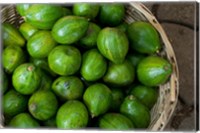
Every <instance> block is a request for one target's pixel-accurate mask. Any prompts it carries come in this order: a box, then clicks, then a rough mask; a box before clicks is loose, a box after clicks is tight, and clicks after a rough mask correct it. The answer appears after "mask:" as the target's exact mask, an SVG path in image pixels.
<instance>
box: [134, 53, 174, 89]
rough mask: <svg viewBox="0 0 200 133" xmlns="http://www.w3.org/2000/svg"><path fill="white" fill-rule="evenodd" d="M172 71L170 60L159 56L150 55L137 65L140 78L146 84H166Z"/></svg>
mask: <svg viewBox="0 0 200 133" xmlns="http://www.w3.org/2000/svg"><path fill="white" fill-rule="evenodd" d="M171 73H172V65H171V64H170V62H169V61H168V60H166V59H164V58H162V57H159V56H148V57H146V58H144V59H143V60H141V61H140V63H139V64H138V67H137V77H138V80H139V81H140V82H141V83H142V84H144V85H146V86H159V85H160V84H164V83H165V82H166V81H167V80H168V79H169V76H170V75H171Z"/></svg>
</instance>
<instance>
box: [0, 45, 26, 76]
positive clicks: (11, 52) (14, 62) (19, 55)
mask: <svg viewBox="0 0 200 133" xmlns="http://www.w3.org/2000/svg"><path fill="white" fill-rule="evenodd" d="M2 56H3V58H2V61H3V67H4V69H5V71H6V72H7V73H12V72H13V71H14V70H15V69H16V68H17V67H18V66H19V65H21V64H22V63H24V62H25V61H26V55H25V53H24V52H23V50H22V49H21V48H20V47H19V46H14V45H10V46H7V47H6V48H5V49H4V50H3V54H2Z"/></svg>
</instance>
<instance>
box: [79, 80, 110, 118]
mask: <svg viewBox="0 0 200 133" xmlns="http://www.w3.org/2000/svg"><path fill="white" fill-rule="evenodd" d="M83 100H84V103H85V104H86V106H87V108H88V110H89V112H90V115H91V117H92V118H93V117H97V116H99V115H101V114H104V113H105V112H106V111H108V109H109V108H110V104H111V101H112V92H111V90H110V89H109V88H108V87H107V86H106V85H104V84H102V83H96V84H93V85H91V86H89V87H88V88H87V89H86V91H85V92H84V94H83Z"/></svg>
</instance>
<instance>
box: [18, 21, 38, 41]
mask: <svg viewBox="0 0 200 133" xmlns="http://www.w3.org/2000/svg"><path fill="white" fill-rule="evenodd" d="M19 31H20V33H21V34H22V35H23V37H24V38H25V39H26V40H28V39H29V38H30V37H31V36H32V35H33V34H35V33H36V32H37V31H38V29H37V28H36V27H34V26H32V25H31V24H29V23H27V22H24V23H22V24H21V25H20V27H19Z"/></svg>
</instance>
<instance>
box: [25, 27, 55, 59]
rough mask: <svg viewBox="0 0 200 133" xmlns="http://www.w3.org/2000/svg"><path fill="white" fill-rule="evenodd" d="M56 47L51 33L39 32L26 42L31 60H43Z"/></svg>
mask: <svg viewBox="0 0 200 133" xmlns="http://www.w3.org/2000/svg"><path fill="white" fill-rule="evenodd" d="M56 45H57V43H56V41H55V40H54V39H53V38H52V35H51V32H50V31H45V30H41V31H38V32H37V33H35V34H34V35H33V36H32V37H31V38H30V39H29V40H28V43H27V51H28V53H29V54H30V56H32V57H33V58H45V57H47V56H48V55H49V53H50V52H51V50H52V49H53V48H54V47H55V46H56Z"/></svg>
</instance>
